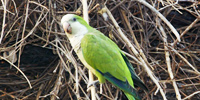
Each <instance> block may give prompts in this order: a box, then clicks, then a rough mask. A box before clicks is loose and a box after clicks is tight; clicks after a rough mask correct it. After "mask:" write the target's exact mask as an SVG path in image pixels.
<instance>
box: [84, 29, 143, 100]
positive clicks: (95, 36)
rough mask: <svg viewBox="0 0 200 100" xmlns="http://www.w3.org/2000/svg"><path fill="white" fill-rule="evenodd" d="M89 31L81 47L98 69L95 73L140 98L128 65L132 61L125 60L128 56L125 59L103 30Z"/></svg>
mask: <svg viewBox="0 0 200 100" xmlns="http://www.w3.org/2000/svg"><path fill="white" fill-rule="evenodd" d="M89 31H91V32H89V33H87V34H86V35H85V36H84V37H83V39H82V40H81V48H82V52H83V56H84V58H85V60H86V62H87V63H88V64H89V65H90V66H91V67H93V68H94V69H95V70H96V72H94V73H95V75H97V77H98V78H100V79H102V78H105V79H107V80H108V81H110V82H111V83H113V84H114V85H116V86H117V87H119V88H120V89H121V90H123V91H124V92H125V93H129V94H131V95H133V96H134V97H135V98H136V99H139V97H138V95H137V93H136V91H135V89H134V85H133V80H132V76H133V73H132V70H131V71H130V68H129V67H128V66H127V64H130V63H127V62H126V61H125V60H127V58H126V59H124V57H125V56H124V54H123V53H121V50H120V49H119V48H118V46H117V45H116V44H115V43H114V42H113V41H112V40H110V39H109V38H107V37H106V36H105V35H103V34H102V33H101V32H99V31H97V30H95V29H90V30H89ZM127 61H128V60H127ZM131 67H132V66H131ZM134 75H135V74H134ZM100 82H101V81H100Z"/></svg>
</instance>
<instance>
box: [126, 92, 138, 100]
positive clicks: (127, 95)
mask: <svg viewBox="0 0 200 100" xmlns="http://www.w3.org/2000/svg"><path fill="white" fill-rule="evenodd" d="M124 94H125V95H126V97H127V98H128V100H141V98H140V97H139V96H137V97H134V96H133V95H130V94H129V93H126V92H124Z"/></svg>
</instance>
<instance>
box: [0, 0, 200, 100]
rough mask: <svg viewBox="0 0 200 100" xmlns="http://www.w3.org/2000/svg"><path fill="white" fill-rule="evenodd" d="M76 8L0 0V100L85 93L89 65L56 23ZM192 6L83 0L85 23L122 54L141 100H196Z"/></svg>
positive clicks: (189, 1) (198, 43)
mask: <svg viewBox="0 0 200 100" xmlns="http://www.w3.org/2000/svg"><path fill="white" fill-rule="evenodd" d="M83 1H84V0H83ZM174 1H177V2H174ZM83 6H84V5H82V2H81V1H80V0H37V1H36V0H1V6H0V7H1V8H0V19H1V20H0V28H1V29H0V30H1V31H0V32H1V33H0V99H3V100H9V99H29V100H34V99H36V100H39V99H41V100H43V99H44V100H49V99H52V100H55V99H61V100H70V99H71V100H73V99H90V98H91V97H92V95H91V92H90V89H87V83H88V80H89V78H88V70H87V69H86V68H85V67H84V66H83V65H82V63H81V62H80V60H79V59H78V58H77V56H76V54H75V53H74V51H73V49H72V48H71V45H70V43H69V41H68V39H67V37H66V36H65V33H64V31H63V29H62V26H60V20H61V17H62V16H63V15H65V14H68V13H74V14H78V15H80V16H83ZM102 9H103V10H102ZM199 9H200V2H199V1H197V0H146V1H143V0H132V1H130V0H88V10H89V11H88V12H89V24H90V25H91V26H93V27H94V28H97V29H98V30H100V31H101V32H102V33H104V34H105V35H106V36H108V37H110V38H111V39H112V40H113V41H114V42H115V43H116V44H118V46H119V47H120V48H121V49H122V50H123V51H124V52H126V54H127V57H128V58H129V60H130V62H131V63H132V65H133V66H134V68H135V70H136V73H137V74H138V76H139V77H140V78H141V79H142V80H143V82H144V83H145V84H146V85H147V87H148V88H149V92H148V93H147V92H145V91H143V90H142V89H140V88H139V87H136V89H137V91H138V93H139V95H140V96H141V97H142V99H144V100H163V99H165V98H167V99H169V100H174V99H179V100H180V99H192V100H195V99H200V95H199V93H200V80H199V79H200V72H199V70H200V23H199V20H200V10H199ZM110 12H111V13H110ZM103 13H106V14H107V15H108V20H104V18H103V16H102V14H103ZM112 16H113V17H112ZM118 25H119V27H120V28H117V27H118ZM179 39H180V41H179ZM95 79H96V78H95ZM95 89H96V91H95V92H96V93H95V94H96V97H97V99H102V100H108V99H120V100H122V99H123V100H124V99H126V97H125V96H124V94H123V93H122V92H121V91H120V90H119V89H117V88H116V87H114V86H113V85H112V84H110V83H109V82H106V83H105V84H103V86H102V88H100V85H97V87H96V88H95ZM101 89H102V91H100V90H101ZM87 90H88V91H87ZM100 92H102V93H100Z"/></svg>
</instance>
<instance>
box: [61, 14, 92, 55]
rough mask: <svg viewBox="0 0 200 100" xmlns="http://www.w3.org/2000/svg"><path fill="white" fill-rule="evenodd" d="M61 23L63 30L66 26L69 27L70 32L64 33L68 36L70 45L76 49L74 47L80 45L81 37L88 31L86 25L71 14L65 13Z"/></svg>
mask: <svg viewBox="0 0 200 100" xmlns="http://www.w3.org/2000/svg"><path fill="white" fill-rule="evenodd" d="M61 24H62V25H63V28H65V29H64V30H65V31H66V30H67V29H66V28H69V27H71V33H67V32H66V35H67V37H68V38H69V40H70V42H71V45H72V47H73V48H74V50H75V51H76V48H77V47H79V46H80V43H81V39H82V38H83V37H84V35H85V34H86V33H87V32H88V29H87V28H86V26H84V25H82V24H81V23H80V22H79V21H78V20H77V19H76V18H75V17H74V15H73V14H67V15H65V16H63V17H62V19H61ZM64 25H67V26H64Z"/></svg>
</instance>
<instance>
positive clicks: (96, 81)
mask: <svg viewBox="0 0 200 100" xmlns="http://www.w3.org/2000/svg"><path fill="white" fill-rule="evenodd" d="M97 83H99V80H95V81H92V82H89V83H88V85H87V88H90V87H91V86H94V87H95V88H96V84H97Z"/></svg>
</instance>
